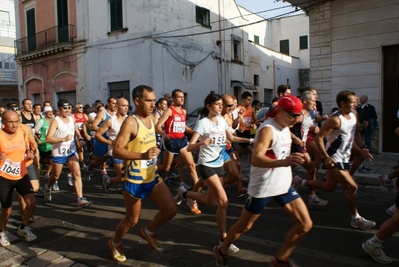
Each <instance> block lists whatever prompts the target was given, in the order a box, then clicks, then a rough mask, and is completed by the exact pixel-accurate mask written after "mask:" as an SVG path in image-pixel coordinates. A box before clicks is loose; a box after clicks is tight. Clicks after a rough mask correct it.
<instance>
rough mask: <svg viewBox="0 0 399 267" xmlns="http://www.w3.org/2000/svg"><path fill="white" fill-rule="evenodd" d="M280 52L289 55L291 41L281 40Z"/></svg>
mask: <svg viewBox="0 0 399 267" xmlns="http://www.w3.org/2000/svg"><path fill="white" fill-rule="evenodd" d="M280 53H283V54H286V55H289V54H290V41H289V40H281V41H280Z"/></svg>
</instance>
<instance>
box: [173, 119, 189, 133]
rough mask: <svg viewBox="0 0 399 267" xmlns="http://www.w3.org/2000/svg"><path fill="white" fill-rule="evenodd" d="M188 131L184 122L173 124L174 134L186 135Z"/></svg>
mask: <svg viewBox="0 0 399 267" xmlns="http://www.w3.org/2000/svg"><path fill="white" fill-rule="evenodd" d="M185 131H186V124H185V123H184V122H180V121H175V122H173V132H174V133H184V132H185Z"/></svg>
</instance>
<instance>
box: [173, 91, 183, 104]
mask: <svg viewBox="0 0 399 267" xmlns="http://www.w3.org/2000/svg"><path fill="white" fill-rule="evenodd" d="M172 100H173V105H174V106H176V107H181V106H183V104H184V93H183V91H182V90H180V89H175V90H173V91H172Z"/></svg>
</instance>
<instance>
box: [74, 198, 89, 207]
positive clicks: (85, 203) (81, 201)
mask: <svg viewBox="0 0 399 267" xmlns="http://www.w3.org/2000/svg"><path fill="white" fill-rule="evenodd" d="M91 204H92V202H91V201H88V200H87V199H86V198H84V197H82V198H80V199H79V200H78V202H77V205H78V208H85V207H88V206H90V205H91Z"/></svg>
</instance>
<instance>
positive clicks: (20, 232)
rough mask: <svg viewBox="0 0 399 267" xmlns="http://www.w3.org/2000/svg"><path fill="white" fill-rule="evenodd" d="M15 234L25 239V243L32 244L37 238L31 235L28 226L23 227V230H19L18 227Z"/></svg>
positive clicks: (19, 227)
mask: <svg viewBox="0 0 399 267" xmlns="http://www.w3.org/2000/svg"><path fill="white" fill-rule="evenodd" d="M17 234H18V235H19V236H22V237H24V238H25V240H26V241H28V242H32V241H35V240H36V239H37V237H36V236H35V235H34V234H33V233H32V231H31V228H30V227H29V226H25V227H24V229H21V226H18V229H17Z"/></svg>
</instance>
